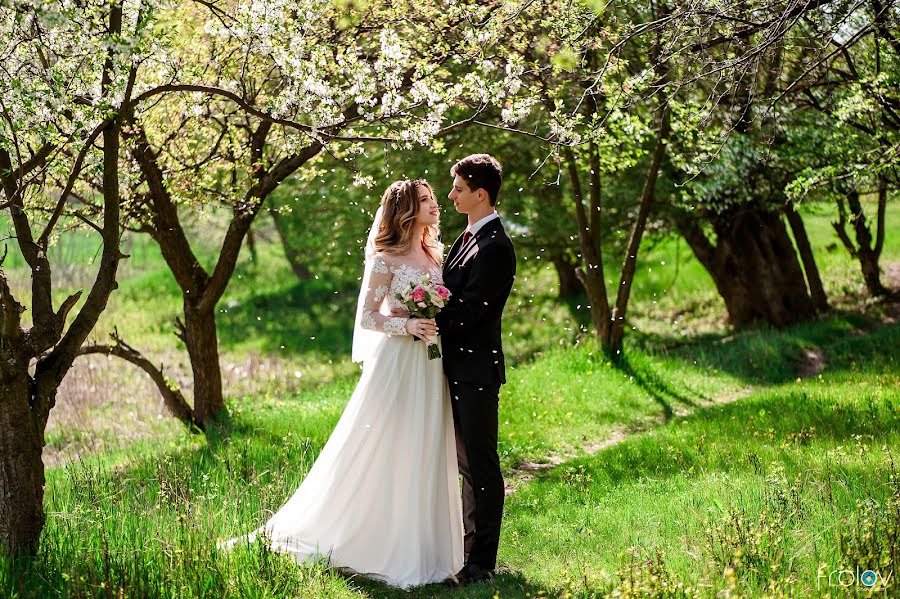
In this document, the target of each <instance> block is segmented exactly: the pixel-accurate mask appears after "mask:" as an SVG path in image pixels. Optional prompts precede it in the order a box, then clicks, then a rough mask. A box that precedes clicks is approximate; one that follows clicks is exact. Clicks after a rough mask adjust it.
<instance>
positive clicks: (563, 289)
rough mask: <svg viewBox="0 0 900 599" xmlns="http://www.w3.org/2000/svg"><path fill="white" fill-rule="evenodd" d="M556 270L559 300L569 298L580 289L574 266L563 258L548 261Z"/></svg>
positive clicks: (557, 257) (558, 257)
mask: <svg viewBox="0 0 900 599" xmlns="http://www.w3.org/2000/svg"><path fill="white" fill-rule="evenodd" d="M550 261H551V262H552V263H553V266H554V267H555V268H556V276H557V277H558V278H559V294H558V297H559V298H560V299H566V298H570V297H572V296H573V295H575V294H576V293H578V290H579V289H580V288H581V283H580V282H579V281H578V274H577V273H576V272H575V265H574V264H572V263H571V262H570V261H569V260H567V259H566V258H565V256H556V257H553V258H551V259H550Z"/></svg>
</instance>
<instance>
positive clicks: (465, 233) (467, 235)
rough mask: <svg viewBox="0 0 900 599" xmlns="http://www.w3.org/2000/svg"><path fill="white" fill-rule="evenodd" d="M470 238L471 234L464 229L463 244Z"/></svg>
mask: <svg viewBox="0 0 900 599" xmlns="http://www.w3.org/2000/svg"><path fill="white" fill-rule="evenodd" d="M470 239H472V234H471V233H469V232H468V231H465V232H464V233H463V245H466V244H467V243H469V240H470Z"/></svg>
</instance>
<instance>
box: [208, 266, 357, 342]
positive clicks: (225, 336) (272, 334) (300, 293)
mask: <svg viewBox="0 0 900 599" xmlns="http://www.w3.org/2000/svg"><path fill="white" fill-rule="evenodd" d="M357 293H358V288H355V287H352V286H349V285H346V286H342V287H341V288H339V289H335V288H334V287H332V286H331V284H330V283H328V282H325V281H316V280H313V281H307V282H303V283H300V282H298V283H295V284H294V285H291V286H290V287H287V288H283V289H280V290H277V291H274V292H269V293H259V294H254V295H252V296H251V297H249V298H248V299H246V300H245V301H244V302H243V303H237V302H233V303H231V304H229V303H227V302H223V303H222V305H220V306H219V309H220V313H219V314H218V316H217V318H216V321H217V324H218V330H219V338H220V342H221V344H222V347H223V348H228V347H230V346H234V345H237V344H240V343H243V342H245V341H246V340H247V339H252V340H253V342H254V344H255V345H257V346H259V348H260V349H262V350H264V351H267V352H272V353H281V354H284V353H289V354H296V355H299V354H304V353H310V352H312V353H318V354H322V355H326V356H329V357H332V358H337V357H343V356H345V355H347V354H349V352H350V346H351V343H352V332H353V319H354V316H355V314H356V300H357Z"/></svg>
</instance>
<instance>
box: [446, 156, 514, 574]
mask: <svg viewBox="0 0 900 599" xmlns="http://www.w3.org/2000/svg"><path fill="white" fill-rule="evenodd" d="M501 172H502V169H501V166H500V163H499V162H497V160H496V159H495V158H494V157H492V156H490V155H488V154H473V155H471V156H467V157H465V158H463V159H462V160H460V161H459V162H457V163H456V164H455V165H454V166H453V168H452V169H450V174H451V176H453V189H452V190H451V191H450V194H449V198H450V199H451V200H453V205H454V206H455V207H456V210H457V212H461V213H463V214H465V215H466V216H467V217H468V221H469V225H468V226H467V227H466V230H465V231H464V232H463V234H462V235H460V236H459V238H458V239H457V240H456V242H455V243H454V244H453V247H451V248H450V253H449V254H448V256H447V259H446V260H445V261H444V285H446V286H447V288H449V289H450V291H451V292H452V295H451V297H450V301H449V302H448V303H447V305H446V306H444V308H443V309H442V310H441V311H440V312H439V313H438V315H437V317H436V319H435V320H436V321H437V326H438V329H439V331H440V334H441V336H442V339H443V341H442V346H443V353H444V373H445V374H446V375H447V380H448V382H449V384H450V397H451V404H452V406H453V422H454V425H455V426H456V454H457V459H458V461H459V472H460V474H461V475H462V478H463V488H462V500H463V523H464V526H465V533H466V534H465V555H466V561H465V566H464V567H463V569H462V570H460V572H459V574H457V576H456V579H457V580H458V582H459V583H463V584H465V583H469V582H477V581H479V580H487V579H489V578H491V577H492V576H493V575H494V568H495V567H496V565H497V546H498V544H499V542H500V520H501V519H502V517H503V498H504V485H503V476H502V475H501V473H500V457H499V456H498V454H497V404H498V398H499V394H500V385H502V384H503V383H505V382H506V376H505V365H504V361H503V345H502V342H501V335H500V319H501V316H502V315H503V307H504V306H505V305H506V300H507V298H508V297H509V292H510V289H511V288H512V285H513V279H514V278H515V274H516V255H515V252H514V251H513V245H512V242H511V241H510V239H509V236H508V235H507V234H506V231H505V230H504V229H503V224H502V223H501V222H500V217H499V216H498V214H497V211H496V210H495V209H494V206H495V205H496V203H497V194H498V193H499V191H500V183H501V180H502V177H501ZM448 583H449V584H454V582H453V581H452V579H451V580H450V581H448Z"/></svg>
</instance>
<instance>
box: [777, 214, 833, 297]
mask: <svg viewBox="0 0 900 599" xmlns="http://www.w3.org/2000/svg"><path fill="white" fill-rule="evenodd" d="M784 213H785V215H786V216H787V220H788V224H790V226H791V232H792V233H793V234H794V241H795V242H796V243H797V250H798V251H799V252H800V260H801V261H802V262H803V271H804V273H806V283H807V285H808V286H809V294H810V296H811V297H812V301H813V305H814V306H815V308H816V311H818V312H819V313H822V312H827V311H828V297H827V296H826V295H825V287H824V286H823V285H822V278H821V277H820V276H819V268H818V266H816V259H815V256H814V255H813V251H812V246H811V245H810V243H809V237H808V236H807V235H806V227H805V226H804V225H803V219H802V218H800V215H799V214H797V211H796V210H794V206H793V204H791V203H790V202H788V203H787V204H785V207H784Z"/></svg>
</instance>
